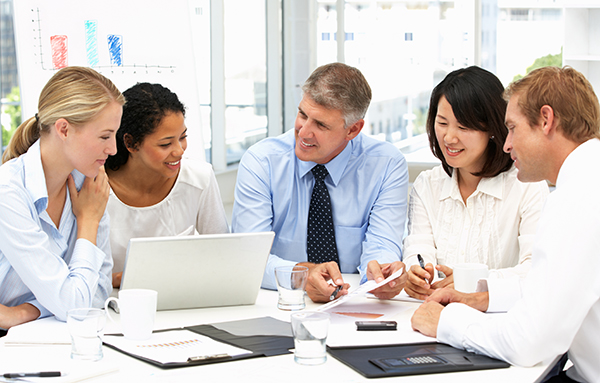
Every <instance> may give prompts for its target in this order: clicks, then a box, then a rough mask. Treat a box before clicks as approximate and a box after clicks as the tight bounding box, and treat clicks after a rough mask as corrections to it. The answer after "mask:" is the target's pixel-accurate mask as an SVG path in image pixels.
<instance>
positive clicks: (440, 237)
mask: <svg viewBox="0 0 600 383" xmlns="http://www.w3.org/2000/svg"><path fill="white" fill-rule="evenodd" d="M517 172H518V170H517V169H516V168H515V167H514V165H513V167H512V168H511V169H509V170H508V171H506V172H503V173H501V174H499V175H498V176H496V177H492V178H482V179H481V181H480V182H479V185H478V186H477V190H475V192H474V193H473V194H472V195H471V196H469V198H467V203H466V204H465V203H464V201H463V199H462V196H461V194H460V190H459V188H458V179H457V172H453V175H452V177H448V175H447V174H446V172H445V171H444V169H443V168H442V166H441V165H440V166H437V167H435V168H433V169H431V170H427V171H424V172H422V173H421V174H420V175H419V177H417V179H416V181H415V183H414V185H413V188H412V191H411V193H410V202H409V208H408V236H407V237H406V238H405V239H404V251H403V254H404V263H405V264H406V267H407V269H408V268H409V267H410V266H412V265H415V264H418V261H417V254H421V256H422V257H423V260H424V261H425V263H432V264H433V265H436V264H441V265H448V266H450V267H452V266H453V265H455V264H458V263H464V262H476V263H485V264H487V265H488V267H489V269H490V278H509V277H514V276H520V277H524V276H526V275H527V272H528V271H529V267H530V265H531V251H532V244H533V238H534V234H535V231H536V228H537V223H538V219H539V217H540V212H541V210H542V207H543V205H544V202H545V201H546V197H547V196H548V193H549V191H548V185H547V183H546V182H545V181H542V182H535V183H523V182H520V181H519V180H517Z"/></svg>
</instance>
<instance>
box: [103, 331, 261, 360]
mask: <svg viewBox="0 0 600 383" xmlns="http://www.w3.org/2000/svg"><path fill="white" fill-rule="evenodd" d="M104 343H106V344H109V345H111V346H113V347H116V348H118V349H120V350H121V351H124V352H126V353H128V354H131V355H135V356H138V357H142V358H145V359H149V360H152V361H154V362H157V363H162V364H167V363H186V362H189V361H198V360H210V359H218V358H231V357H234V356H239V355H245V354H251V353H252V352H251V351H249V350H246V349H243V348H239V347H234V346H231V345H228V344H225V343H222V342H218V341H216V340H213V339H211V338H209V337H207V336H204V335H200V334H198V333H195V332H192V331H189V330H170V331H164V332H155V333H153V334H152V337H151V338H150V339H148V340H145V341H133V340H128V339H127V338H125V337H122V336H116V335H106V336H105V337H104Z"/></svg>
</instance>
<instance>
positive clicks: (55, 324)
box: [4, 317, 71, 347]
mask: <svg viewBox="0 0 600 383" xmlns="http://www.w3.org/2000/svg"><path fill="white" fill-rule="evenodd" d="M70 344H71V336H70V335H69V329H68V328H67V325H66V323H65V322H61V321H59V320H57V319H56V318H55V317H48V318H42V319H38V320H35V321H31V322H27V323H24V324H22V325H19V326H15V327H12V328H11V329H10V330H9V331H8V334H7V335H6V336H5V337H4V345H5V346H7V347H11V346H40V345H49V346H51V345H70Z"/></svg>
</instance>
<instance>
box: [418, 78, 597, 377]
mask: <svg viewBox="0 0 600 383" xmlns="http://www.w3.org/2000/svg"><path fill="white" fill-rule="evenodd" d="M505 96H506V97H507V98H509V103H508V108H507V111H506V126H507V128H508V130H509V134H508V137H507V138H506V143H505V145H504V150H505V151H506V152H508V153H510V154H511V157H512V158H513V160H514V161H515V165H516V167H517V168H518V169H519V173H518V178H519V180H521V181H526V182H533V181H539V180H544V179H545V180H548V181H550V182H552V183H554V184H556V190H555V191H554V192H552V193H551V194H550V196H549V197H548V200H547V202H546V205H545V207H544V210H543V212H542V216H541V218H540V221H539V226H538V230H537V233H536V238H535V242H534V247H533V255H532V258H533V263H532V267H531V271H530V272H529V274H528V276H527V278H526V279H525V281H523V284H522V288H521V299H520V300H518V301H517V302H516V303H515V305H514V306H513V307H512V308H511V309H510V310H509V311H508V312H507V313H505V314H498V315H494V316H492V317H489V316H486V315H485V314H483V313H482V312H481V311H486V310H488V306H493V302H492V301H493V299H494V296H495V295H496V293H495V292H493V291H492V290H491V289H490V291H489V294H488V293H475V294H461V293H458V292H456V291H454V290H451V289H443V290H440V291H438V292H436V293H434V294H433V295H431V296H430V297H429V298H428V299H427V300H426V302H425V303H424V304H423V305H422V306H421V307H420V308H419V309H418V310H417V311H416V312H415V314H414V316H413V318H412V325H413V328H414V329H416V330H418V331H420V332H422V333H424V334H426V335H429V336H435V337H437V339H438V341H440V342H443V343H448V344H450V345H452V346H454V347H457V348H463V349H466V350H469V351H474V352H478V353H482V354H486V355H489V356H492V357H495V358H499V359H504V360H506V361H508V362H510V363H511V364H515V365H520V366H533V365H535V364H537V363H539V362H550V361H552V360H553V359H554V358H555V357H557V356H559V355H561V354H564V353H565V352H567V351H568V354H569V359H570V360H571V362H572V363H573V367H571V368H570V369H569V370H568V371H567V372H562V373H561V374H560V375H559V376H556V377H554V378H553V380H551V381H552V382H563V381H566V382H570V381H576V382H582V381H583V382H600V364H599V363H598V355H599V354H600V342H598V339H597V338H598V333H599V332H600V277H599V276H598V270H600V198H598V192H599V190H600V166H598V164H599V163H600V140H599V139H598V138H599V137H600V133H599V128H600V107H599V105H598V98H597V97H596V95H595V94H594V92H593V89H592V86H591V84H590V83H589V82H588V81H587V80H586V79H585V77H584V76H583V75H582V74H581V73H579V72H577V71H575V70H574V69H572V68H568V67H565V68H563V69H560V68H554V67H546V68H541V69H538V70H535V71H533V72H531V73H530V74H529V75H527V76H526V77H524V78H523V79H521V80H519V81H517V82H515V83H513V84H511V85H510V86H509V87H508V89H507V90H506V92H505ZM444 305H445V307H444Z"/></svg>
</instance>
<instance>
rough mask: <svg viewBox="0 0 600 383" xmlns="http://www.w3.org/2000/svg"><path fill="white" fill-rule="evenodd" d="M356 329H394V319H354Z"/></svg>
mask: <svg viewBox="0 0 600 383" xmlns="http://www.w3.org/2000/svg"><path fill="white" fill-rule="evenodd" d="M354 323H356V331H389V330H391V331H395V330H396V327H397V325H398V324H397V323H396V322H395V321H356V322H354Z"/></svg>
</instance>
